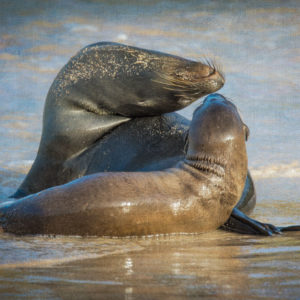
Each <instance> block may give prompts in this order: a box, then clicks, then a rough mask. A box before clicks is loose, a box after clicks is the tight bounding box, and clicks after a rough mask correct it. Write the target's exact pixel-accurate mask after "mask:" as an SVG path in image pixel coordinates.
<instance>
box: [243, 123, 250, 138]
mask: <svg viewBox="0 0 300 300" xmlns="http://www.w3.org/2000/svg"><path fill="white" fill-rule="evenodd" d="M244 131H245V140H246V141H248V138H249V135H250V129H249V127H248V126H247V125H246V124H244Z"/></svg>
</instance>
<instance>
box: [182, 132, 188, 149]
mask: <svg viewBox="0 0 300 300" xmlns="http://www.w3.org/2000/svg"><path fill="white" fill-rule="evenodd" d="M188 148H189V130H187V131H186V133H185V135H184V147H183V152H184V154H187V151H188Z"/></svg>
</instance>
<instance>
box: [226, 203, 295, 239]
mask: <svg viewBox="0 0 300 300" xmlns="http://www.w3.org/2000/svg"><path fill="white" fill-rule="evenodd" d="M221 229H224V230H226V231H232V232H238V233H244V234H254V235H268V236H270V235H273V234H280V233H282V232H286V231H300V225H294V226H286V227H279V226H275V225H273V224H269V223H262V222H259V221H256V220H254V219H252V218H249V217H248V216H246V215H245V214H244V213H243V212H241V211H240V210H238V209H237V208H234V209H233V211H232V213H231V216H230V218H229V219H228V220H227V222H226V223H225V224H224V225H222V226H221Z"/></svg>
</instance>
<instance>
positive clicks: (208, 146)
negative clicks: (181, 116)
mask: <svg viewBox="0 0 300 300" xmlns="http://www.w3.org/2000/svg"><path fill="white" fill-rule="evenodd" d="M248 135H249V129H248V127H247V126H246V125H245V124H244V122H243V121H242V119H241V117H240V115H239V113H238V110H237V108H236V106H235V105H234V104H233V103H232V102H230V101H229V100H227V99H226V98H225V97H223V96H222V95H220V94H211V95H209V96H208V97H206V98H205V100H204V101H203V104H202V105H201V106H199V107H198V108H197V109H196V110H195V112H194V115H193V120H192V122H191V126H190V130H189V137H188V143H189V144H188V151H187V155H186V159H185V162H186V163H187V164H189V165H191V166H193V167H195V168H196V169H198V170H201V171H204V172H206V173H208V174H210V175H212V178H216V177H218V178H221V179H222V180H224V181H225V184H224V186H225V187H226V189H228V190H230V192H231V193H234V194H236V195H237V197H240V195H241V193H242V190H243V187H244V184H245V180H246V175H247V154H246V144H245V141H246V140H247V138H248ZM237 199H238V198H237Z"/></svg>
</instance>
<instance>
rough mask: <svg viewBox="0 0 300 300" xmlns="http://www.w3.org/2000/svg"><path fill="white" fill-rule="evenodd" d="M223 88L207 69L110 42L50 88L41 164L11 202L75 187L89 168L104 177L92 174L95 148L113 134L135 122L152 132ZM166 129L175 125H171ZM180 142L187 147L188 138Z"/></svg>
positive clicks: (82, 55)
mask: <svg viewBox="0 0 300 300" xmlns="http://www.w3.org/2000/svg"><path fill="white" fill-rule="evenodd" d="M223 84H224V76H223V74H222V73H221V71H220V70H219V69H218V68H217V67H215V65H214V64H212V63H209V62H208V63H207V64H204V63H201V62H195V61H191V60H187V59H184V58H181V57H178V56H173V55H170V54H166V53H161V52H157V51H152V50H146V49H140V48H136V47H131V46H126V45H122V44H117V43H110V42H101V43H97V44H93V45H90V46H87V47H85V48H84V49H82V50H81V51H80V52H79V53H78V54H76V55H75V56H74V57H72V58H71V59H70V61H69V62H68V63H67V64H66V65H65V66H64V67H63V68H62V70H61V71H60V72H59V74H58V75H57V77H56V78H55V80H54V82H53V84H52V86H51V87H50V90H49V92H48V95H47V98H46V103H45V107H44V116H43V131H42V137H41V142H40V146H39V150H38V153H37V157H36V159H35V161H34V163H33V165H32V168H31V170H30V171H29V173H28V175H27V176H26V178H25V180H24V181H23V183H22V184H21V186H20V187H19V189H18V190H17V192H16V193H15V194H14V195H13V196H12V197H14V198H20V197H24V196H26V195H29V194H32V193H36V192H39V191H41V190H44V189H46V188H48V187H52V186H56V185H60V184H63V183H66V182H69V181H71V180H73V179H76V178H79V177H81V176H83V175H86V174H88V173H87V172H88V169H91V168H94V169H96V171H97V172H99V171H103V170H101V169H100V168H97V166H95V165H94V167H92V164H91V160H94V159H95V156H97V153H95V151H94V148H95V146H96V145H97V144H99V142H100V141H101V140H102V138H103V137H104V136H105V135H107V134H108V133H109V132H112V131H113V129H115V128H116V127H118V126H120V125H121V124H124V123H126V122H128V121H130V120H131V119H132V118H136V117H144V122H145V124H146V126H148V125H149V124H152V123H153V120H152V119H151V118H149V116H160V115H162V114H165V113H169V112H173V111H176V110H179V109H181V108H184V107H185V106H187V105H189V104H190V103H192V102H193V101H195V100H197V99H198V98H200V97H202V96H204V95H207V94H209V93H213V92H215V91H217V90H218V89H220V88H221V87H222V86H223ZM145 116H148V118H145ZM164 121H165V120H163V122H164ZM147 124H148V125H147ZM165 124H166V126H167V127H170V126H171V127H173V128H174V127H176V126H177V125H176V124H175V123H174V122H173V121H171V122H169V121H166V122H165ZM185 131H186V130H185ZM161 135H163V134H161V132H157V134H156V135H154V134H153V135H152V136H153V141H152V143H157V144H158V143H159V141H160V138H159V136H161ZM174 135H177V136H178V135H179V134H178V133H174ZM169 136H171V135H170V134H169ZM176 139H177V138H175V139H174V141H173V142H172V143H171V144H170V147H169V149H171V148H172V145H175V140H176ZM179 139H181V140H183V141H184V134H182V136H181V137H180V138H179ZM180 147H181V146H180V145H179V147H178V146H177V147H176V146H175V148H176V149H177V152H182V149H183V148H180ZM122 151H123V150H122ZM165 153H167V151H165ZM102 154H103V152H102V153H101V152H99V153H98V155H100V157H101V156H102ZM137 155H138V154H137ZM166 156H167V155H166V154H165V156H164V157H165V158H166V160H167V159H168V158H167V157H166ZM98 160H99V159H98ZM148 165H150V164H148ZM167 166H170V165H168V164H167ZM125 170H126V169H125Z"/></svg>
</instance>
